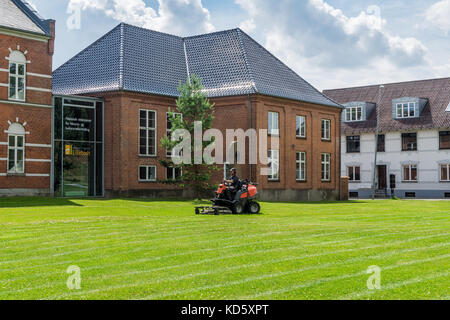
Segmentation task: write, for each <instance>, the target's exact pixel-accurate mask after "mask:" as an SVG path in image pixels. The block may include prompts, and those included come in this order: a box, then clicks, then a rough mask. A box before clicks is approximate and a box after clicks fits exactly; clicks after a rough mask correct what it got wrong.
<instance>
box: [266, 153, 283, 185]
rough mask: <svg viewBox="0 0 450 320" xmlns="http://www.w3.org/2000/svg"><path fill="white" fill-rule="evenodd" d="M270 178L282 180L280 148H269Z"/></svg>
mask: <svg viewBox="0 0 450 320" xmlns="http://www.w3.org/2000/svg"><path fill="white" fill-rule="evenodd" d="M268 159H269V164H268V165H269V172H270V174H269V180H271V181H277V180H280V151H279V150H269V154H268Z"/></svg>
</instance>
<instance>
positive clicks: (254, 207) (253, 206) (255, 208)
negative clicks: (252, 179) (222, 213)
mask: <svg viewBox="0 0 450 320" xmlns="http://www.w3.org/2000/svg"><path fill="white" fill-rule="evenodd" d="M260 211H261V206H260V205H259V203H258V202H255V201H253V202H251V203H249V205H248V212H250V213H252V214H258V213H259V212H260Z"/></svg>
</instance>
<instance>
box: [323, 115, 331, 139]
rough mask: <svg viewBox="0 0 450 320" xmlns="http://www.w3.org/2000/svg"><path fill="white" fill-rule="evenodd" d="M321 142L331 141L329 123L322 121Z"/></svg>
mask: <svg viewBox="0 0 450 320" xmlns="http://www.w3.org/2000/svg"><path fill="white" fill-rule="evenodd" d="M322 140H325V141H330V140H331V121H330V120H327V119H322Z"/></svg>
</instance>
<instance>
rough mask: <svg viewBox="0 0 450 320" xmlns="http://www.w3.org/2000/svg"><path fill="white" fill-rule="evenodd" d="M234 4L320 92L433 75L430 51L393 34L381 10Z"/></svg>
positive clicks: (315, 2) (256, 0) (285, 1)
mask: <svg viewBox="0 0 450 320" xmlns="http://www.w3.org/2000/svg"><path fill="white" fill-rule="evenodd" d="M235 2H236V3H237V4H238V5H240V6H241V7H242V8H243V9H244V10H246V11H247V13H248V18H246V19H248V20H246V21H252V22H253V24H254V25H255V28H254V29H253V32H252V31H249V32H252V34H253V35H254V36H255V37H256V38H257V39H259V40H260V41H261V40H262V42H263V43H262V44H264V45H265V47H266V48H267V49H268V50H269V51H271V52H273V53H274V54H275V55H276V56H278V57H279V58H280V59H281V60H283V61H285V62H286V63H287V64H288V65H289V66H291V67H292V68H293V69H294V70H295V71H296V72H297V73H299V74H300V75H301V76H302V77H305V78H306V79H307V80H310V81H311V82H312V83H313V84H315V85H317V86H318V87H320V88H327V87H335V86H349V85H360V84H370V83H374V82H385V81H400V80H404V79H411V77H412V78H418V76H417V74H421V76H427V75H429V74H430V73H431V72H433V71H432V70H431V68H429V61H428V59H427V54H428V50H427V48H426V47H425V46H424V45H423V44H422V43H421V42H420V41H419V40H417V39H416V38H412V37H400V36H398V35H395V34H392V33H391V32H389V31H388V30H387V22H386V20H385V19H383V17H382V14H381V11H380V8H379V7H377V6H369V7H368V8H367V10H366V11H362V12H360V13H359V14H358V15H355V16H347V15H346V14H345V13H344V12H343V11H342V10H339V9H337V8H334V7H333V6H331V5H330V4H328V3H327V2H326V1H324V0H307V1H306V0H305V1H290V0H278V1H276V2H275V1H271V0H235ZM244 25H245V23H244ZM427 67H428V68H427Z"/></svg>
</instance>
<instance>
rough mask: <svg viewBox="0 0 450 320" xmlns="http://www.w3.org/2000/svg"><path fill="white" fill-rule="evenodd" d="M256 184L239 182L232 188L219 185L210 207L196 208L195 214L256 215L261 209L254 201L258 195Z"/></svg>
mask: <svg viewBox="0 0 450 320" xmlns="http://www.w3.org/2000/svg"><path fill="white" fill-rule="evenodd" d="M256 186H257V184H256V183H253V182H250V181H248V180H244V181H239V186H238V187H236V188H234V187H232V186H231V185H230V184H228V183H222V184H221V185H219V189H218V190H217V192H216V197H215V198H214V199H212V200H211V201H212V203H213V205H212V206H209V207H196V208H195V213H196V214H214V215H218V214H244V213H250V214H258V213H260V211H261V207H260V205H259V203H258V202H256V201H255V199H256V195H257V194H258V189H257V188H256Z"/></svg>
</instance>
